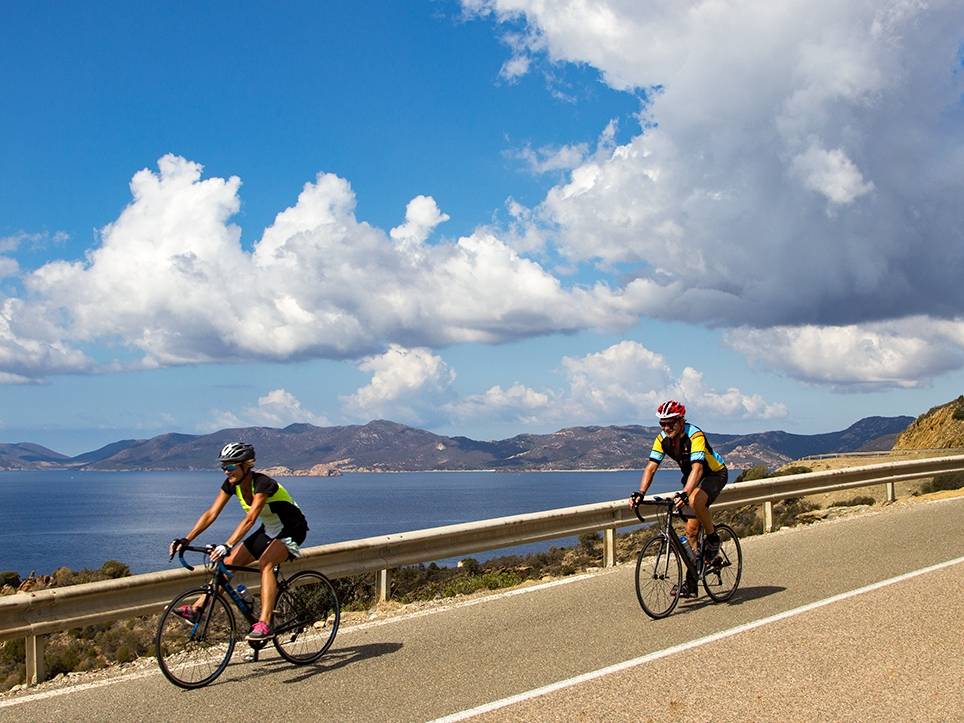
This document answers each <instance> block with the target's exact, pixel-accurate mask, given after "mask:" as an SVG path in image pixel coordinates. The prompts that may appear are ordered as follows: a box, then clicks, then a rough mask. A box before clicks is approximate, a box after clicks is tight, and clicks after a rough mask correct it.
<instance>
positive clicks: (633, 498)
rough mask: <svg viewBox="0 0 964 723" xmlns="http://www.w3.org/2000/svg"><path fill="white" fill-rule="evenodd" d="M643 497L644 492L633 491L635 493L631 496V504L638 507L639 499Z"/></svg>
mask: <svg viewBox="0 0 964 723" xmlns="http://www.w3.org/2000/svg"><path fill="white" fill-rule="evenodd" d="M641 499H643V493H642V492H633V493H632V494H631V495H630V496H629V506H630V507H636V506H637V505H638V504H639V501H640V500H641Z"/></svg>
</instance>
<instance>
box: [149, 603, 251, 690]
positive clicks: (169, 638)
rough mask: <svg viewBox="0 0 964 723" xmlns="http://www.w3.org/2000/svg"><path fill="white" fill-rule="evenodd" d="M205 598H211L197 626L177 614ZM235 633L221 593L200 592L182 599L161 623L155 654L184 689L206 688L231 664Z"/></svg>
mask: <svg viewBox="0 0 964 723" xmlns="http://www.w3.org/2000/svg"><path fill="white" fill-rule="evenodd" d="M201 595H208V600H207V602H206V603H205V604H204V608H203V609H202V611H201V614H200V616H199V617H198V621H197V622H191V621H189V620H186V619H184V618H182V617H180V616H179V615H177V614H176V613H175V612H174V611H175V610H177V609H178V608H179V607H180V606H181V605H190V604H191V603H193V602H195V601H196V600H197V598H198V597H200V596H201ZM235 631H236V624H235V619H234V613H233V612H232V611H231V607H230V606H229V605H228V603H227V601H226V600H225V599H224V597H223V596H222V595H221V594H220V593H219V594H217V595H210V594H209V593H208V591H207V590H206V589H205V588H196V589H194V590H188V591H187V592H185V593H182V594H181V595H178V596H177V597H176V598H174V600H172V601H171V604H170V605H168V606H167V608H166V609H165V610H164V613H163V614H162V615H161V619H160V620H159V621H158V623H157V635H156V636H155V638H154V653H155V655H156V657H157V663H158V665H159V666H160V668H161V672H162V673H164V677H166V678H167V679H168V680H169V681H171V682H172V683H174V685H176V686H179V687H181V688H188V689H193V688H203V687H204V686H205V685H208V684H209V683H211V682H212V681H214V680H215V678H217V677H218V676H219V675H221V673H223V672H224V669H225V668H226V667H227V665H228V663H229V662H230V660H231V655H232V653H233V652H234V643H235V638H236V635H235Z"/></svg>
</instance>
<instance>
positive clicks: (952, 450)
mask: <svg viewBox="0 0 964 723" xmlns="http://www.w3.org/2000/svg"><path fill="white" fill-rule="evenodd" d="M931 452H942V453H944V454H947V455H957V454H961V453H962V452H964V447H930V448H928V449H882V450H880V451H877V452H830V453H828V454H808V455H807V456H805V457H798V458H797V460H796V461H798V462H803V461H805V460H808V459H839V458H844V459H846V458H847V457H883V456H885V455H890V456H892V457H893V456H898V457H899V456H907V455H911V454H929V453H931Z"/></svg>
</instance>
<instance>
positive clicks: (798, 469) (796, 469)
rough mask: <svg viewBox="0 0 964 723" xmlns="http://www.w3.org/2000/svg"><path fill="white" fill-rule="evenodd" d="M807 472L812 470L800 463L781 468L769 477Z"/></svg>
mask: <svg viewBox="0 0 964 723" xmlns="http://www.w3.org/2000/svg"><path fill="white" fill-rule="evenodd" d="M807 472H813V470H812V469H810V468H809V467H804V466H803V465H802V464H795V465H791V466H790V467H786V468H785V469H781V470H780V471H779V472H774V473H773V474H771V475H770V477H785V476H786V475H788V474H806V473H807Z"/></svg>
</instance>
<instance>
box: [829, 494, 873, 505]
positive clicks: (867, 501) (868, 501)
mask: <svg viewBox="0 0 964 723" xmlns="http://www.w3.org/2000/svg"><path fill="white" fill-rule="evenodd" d="M875 503H876V500H875V499H874V498H873V497H870V496H868V495H857V496H856V497H851V498H850V499H849V500H841V501H840V502H835V503H834V504H835V505H837V507H856V506H857V505H872V504H875Z"/></svg>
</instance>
